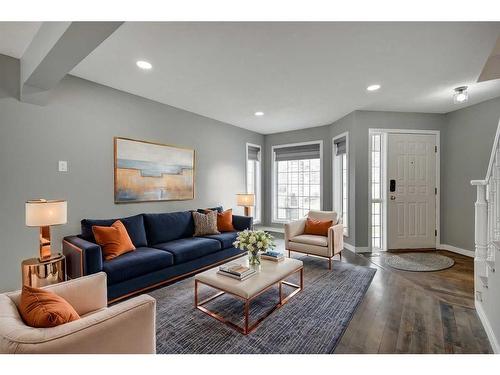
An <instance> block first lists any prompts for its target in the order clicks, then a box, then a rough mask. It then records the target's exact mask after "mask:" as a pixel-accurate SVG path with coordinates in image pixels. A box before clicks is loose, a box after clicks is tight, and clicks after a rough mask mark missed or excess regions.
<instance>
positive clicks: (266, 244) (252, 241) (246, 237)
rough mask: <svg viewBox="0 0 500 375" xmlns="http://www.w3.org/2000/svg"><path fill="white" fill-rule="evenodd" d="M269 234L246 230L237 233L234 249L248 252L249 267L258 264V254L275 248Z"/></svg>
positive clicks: (261, 231)
mask: <svg viewBox="0 0 500 375" xmlns="http://www.w3.org/2000/svg"><path fill="white" fill-rule="evenodd" d="M273 238H274V237H273V236H271V234H269V233H267V232H264V231H263V230H248V229H245V230H244V231H243V232H239V233H238V237H236V241H234V242H233V245H234V247H236V248H238V249H241V250H246V251H248V260H249V263H250V264H251V265H256V264H260V252H265V251H267V250H268V249H274V247H275V246H276V245H275V244H274V241H273Z"/></svg>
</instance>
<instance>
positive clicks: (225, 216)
mask: <svg viewBox="0 0 500 375" xmlns="http://www.w3.org/2000/svg"><path fill="white" fill-rule="evenodd" d="M217 230H218V231H219V232H233V231H234V227H233V209H232V208H230V209H229V210H226V211H224V212H218V213H217Z"/></svg>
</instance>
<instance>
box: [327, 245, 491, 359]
mask: <svg viewBox="0 0 500 375" xmlns="http://www.w3.org/2000/svg"><path fill="white" fill-rule="evenodd" d="M438 253H440V254H443V255H447V256H449V257H451V258H453V259H454V260H455V265H454V266H453V267H451V268H449V269H447V270H443V271H437V272H406V271H399V270H395V269H393V268H390V267H389V266H386V265H385V262H384V255H383V254H370V255H360V254H354V253H352V252H350V251H344V252H343V256H342V261H343V262H349V263H353V264H358V265H363V266H368V267H373V268H377V273H376V274H375V277H374V279H373V282H372V284H371V285H370V288H369V289H368V291H367V293H366V295H365V298H364V300H363V302H362V303H361V305H360V306H359V307H358V309H357V311H356V313H355V315H354V317H353V319H352V320H351V322H350V323H349V327H348V328H347V330H346V332H345V334H344V336H343V337H342V339H341V341H340V343H339V345H338V346H337V348H336V351H335V353H492V351H491V347H490V345H489V342H488V338H487V336H486V333H485V332H484V329H483V327H482V325H481V323H480V321H479V318H478V316H477V314H476V311H475V309H474V297H473V293H474V285H473V272H474V271H473V259H472V258H468V257H465V256H462V255H459V254H455V253H451V252H448V251H441V250H439V251H438ZM333 272H335V267H334V268H333Z"/></svg>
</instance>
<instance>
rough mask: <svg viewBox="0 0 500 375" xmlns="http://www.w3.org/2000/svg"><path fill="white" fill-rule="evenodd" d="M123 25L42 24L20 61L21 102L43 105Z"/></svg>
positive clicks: (97, 23)
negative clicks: (60, 84)
mask: <svg viewBox="0 0 500 375" xmlns="http://www.w3.org/2000/svg"><path fill="white" fill-rule="evenodd" d="M122 24H123V22H44V23H43V24H42V26H41V27H40V29H39V30H38V32H37V34H36V35H35V37H34V38H33V40H32V42H31V44H30V45H29V46H28V48H27V49H26V51H25V53H24V54H23V57H22V58H21V73H20V100H21V101H23V102H28V103H33V104H39V105H44V104H45V103H46V102H47V98H48V94H49V92H50V90H52V89H53V88H54V87H56V86H57V84H58V83H59V82H60V81H61V80H62V79H63V78H64V76H66V74H68V73H69V72H70V71H71V70H72V69H73V68H74V67H75V66H76V65H78V63H80V61H82V60H83V59H84V58H85V57H87V56H88V55H89V54H90V53H91V52H92V51H93V50H94V49H96V48H97V46H99V45H100V44H101V43H102V42H103V41H104V40H105V39H106V38H108V37H109V36H110V35H111V34H112V33H113V32H114V31H115V30H116V29H117V28H118V27H120V26H121V25H122Z"/></svg>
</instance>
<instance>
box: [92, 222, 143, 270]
mask: <svg viewBox="0 0 500 375" xmlns="http://www.w3.org/2000/svg"><path fill="white" fill-rule="evenodd" d="M92 232H93V233H94V237H95V240H96V242H97V243H98V244H99V245H101V247H102V252H103V255H104V259H106V260H111V259H114V258H116V257H117V256H120V255H122V254H125V253H128V252H129V251H133V250H135V246H134V244H133V243H132V240H131V239H130V236H129V235H128V232H127V229H126V228H125V225H123V223H122V222H121V221H120V220H116V221H115V222H114V223H113V224H112V225H111V226H110V227H99V226H97V225H94V226H92Z"/></svg>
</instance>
